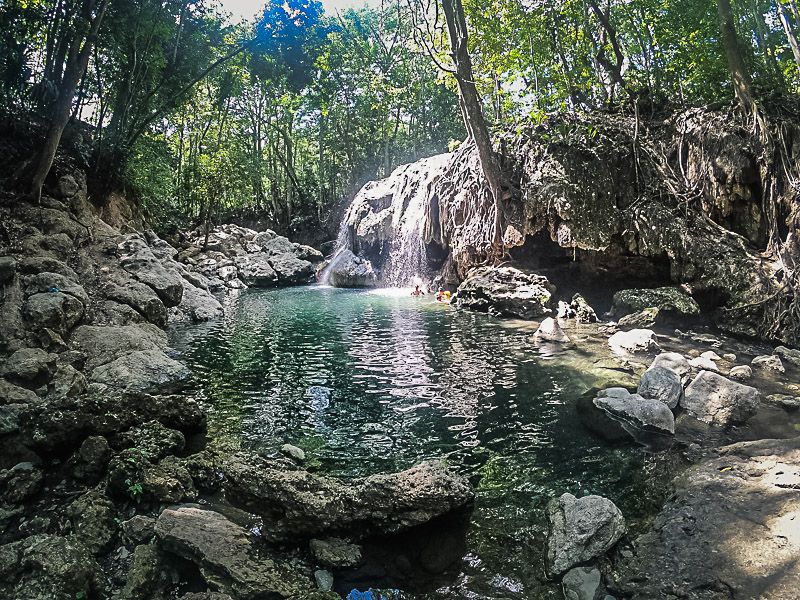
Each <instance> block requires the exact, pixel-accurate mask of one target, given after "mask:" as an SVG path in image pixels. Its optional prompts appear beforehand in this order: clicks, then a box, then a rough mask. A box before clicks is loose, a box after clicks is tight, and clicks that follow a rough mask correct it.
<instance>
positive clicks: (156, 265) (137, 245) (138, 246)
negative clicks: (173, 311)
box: [117, 233, 183, 308]
mask: <svg viewBox="0 0 800 600" xmlns="http://www.w3.org/2000/svg"><path fill="white" fill-rule="evenodd" d="M117 255H118V256H119V262H120V265H121V266H122V268H123V269H125V270H126V271H127V272H128V273H130V274H131V275H133V276H134V277H136V279H138V280H139V281H141V282H142V283H144V284H146V285H148V286H150V287H151V288H152V289H153V291H155V293H156V294H158V297H159V298H161V301H162V302H163V303H164V306H166V307H167V308H170V307H172V306H177V305H178V304H180V301H181V296H182V295H183V279H182V278H181V276H180V274H179V273H177V272H176V271H175V270H171V269H166V268H165V267H164V265H163V264H162V261H161V260H159V259H158V258H157V257H156V256H155V254H153V251H152V250H151V248H150V247H149V246H148V245H147V242H146V241H145V240H144V239H143V238H142V237H141V236H140V235H139V234H136V233H133V234H130V235H127V236H124V237H123V238H122V240H121V241H120V242H119V244H118V245H117Z"/></svg>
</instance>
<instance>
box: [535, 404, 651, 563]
mask: <svg viewBox="0 0 800 600" xmlns="http://www.w3.org/2000/svg"><path fill="white" fill-rule="evenodd" d="M662 406H663V405H662ZM547 516H548V520H549V522H550V536H549V539H548V543H547V566H548V569H549V571H550V573H552V574H554V575H558V574H560V573H564V572H565V571H568V570H569V569H571V568H572V567H574V566H575V565H577V564H580V563H582V562H586V561H588V560H592V559H593V558H596V557H598V556H602V555H603V554H605V553H606V552H607V551H608V550H610V549H611V548H612V547H613V546H614V544H616V543H617V541H618V540H619V539H620V538H621V537H622V535H623V534H624V533H625V531H626V527H625V519H624V518H623V517H622V513H621V512H620V510H619V509H618V508H617V507H616V505H615V504H614V503H613V502H611V500H608V499H607V498H603V497H601V496H584V497H583V498H580V499H578V498H576V497H575V496H573V495H572V494H563V495H562V496H561V497H560V498H554V499H553V500H551V501H550V503H549V504H548V505H547Z"/></svg>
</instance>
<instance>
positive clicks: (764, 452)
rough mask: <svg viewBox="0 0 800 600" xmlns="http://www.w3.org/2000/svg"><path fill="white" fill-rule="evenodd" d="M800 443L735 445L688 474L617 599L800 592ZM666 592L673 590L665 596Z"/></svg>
mask: <svg viewBox="0 0 800 600" xmlns="http://www.w3.org/2000/svg"><path fill="white" fill-rule="evenodd" d="M798 474H800V438H795V439H791V440H761V441H757V442H746V443H741V444H734V445H732V446H727V447H724V448H721V449H720V450H719V454H718V456H715V457H713V458H712V459H710V460H707V461H704V462H702V463H700V464H698V465H695V466H693V467H691V468H690V469H688V470H686V471H685V472H684V473H683V474H682V475H680V476H679V477H677V478H676V479H675V480H674V482H673V483H672V485H671V486H670V487H671V488H672V490H673V492H672V494H671V495H670V497H669V500H668V502H667V503H666V506H664V508H663V509H662V510H661V512H660V513H659V514H658V516H657V517H656V519H655V521H654V523H653V526H652V527H651V528H650V529H649V530H648V531H647V532H646V533H644V534H642V535H641V536H639V537H638V538H637V539H636V541H635V543H634V545H635V548H636V554H635V556H634V557H633V559H632V560H627V561H622V562H620V563H618V564H617V565H616V567H615V572H616V573H615V578H614V580H613V583H614V585H613V589H612V590H611V591H612V592H616V594H615V595H617V596H618V597H625V598H631V599H632V600H653V599H654V598H665V597H669V596H671V597H673V598H694V599H698V600H700V599H703V600H710V599H712V598H726V599H727V598H759V599H761V600H784V599H788V598H793V597H795V596H797V590H798V589H800V562H798V561H797V560H796V558H797V555H798V547H799V546H800V538H798V536H797V517H796V515H798V514H800V494H798V493H797V487H798V485H800V476H799V475H798ZM665 590H669V592H668V593H665Z"/></svg>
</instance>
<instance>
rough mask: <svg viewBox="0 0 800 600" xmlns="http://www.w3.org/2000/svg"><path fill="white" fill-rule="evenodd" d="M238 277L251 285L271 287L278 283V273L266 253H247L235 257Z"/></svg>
mask: <svg viewBox="0 0 800 600" xmlns="http://www.w3.org/2000/svg"><path fill="white" fill-rule="evenodd" d="M236 268H237V269H239V279H241V280H242V282H244V284H245V285H248V286H252V287H273V286H275V285H277V284H278V274H277V273H276V272H275V269H273V268H272V265H271V264H270V262H269V258H268V257H267V255H266V254H248V255H247V256H243V257H240V258H237V259H236Z"/></svg>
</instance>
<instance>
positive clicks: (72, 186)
mask: <svg viewBox="0 0 800 600" xmlns="http://www.w3.org/2000/svg"><path fill="white" fill-rule="evenodd" d="M79 189H80V186H79V185H78V182H77V181H75V178H74V177H73V176H72V175H62V176H61V178H60V179H59V180H58V195H59V196H61V197H62V198H72V197H73V196H74V195H75V194H77V193H78V190H79Z"/></svg>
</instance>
